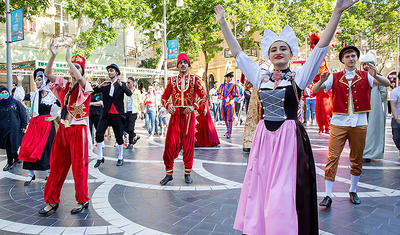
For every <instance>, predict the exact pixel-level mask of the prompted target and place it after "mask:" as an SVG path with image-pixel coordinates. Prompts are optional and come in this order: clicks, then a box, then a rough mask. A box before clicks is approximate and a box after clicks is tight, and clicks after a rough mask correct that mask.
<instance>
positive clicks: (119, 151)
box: [118, 144, 124, 160]
mask: <svg viewBox="0 0 400 235" xmlns="http://www.w3.org/2000/svg"><path fill="white" fill-rule="evenodd" d="M123 152H124V145H122V144H120V145H118V159H119V160H121V159H123V155H122V154H123Z"/></svg>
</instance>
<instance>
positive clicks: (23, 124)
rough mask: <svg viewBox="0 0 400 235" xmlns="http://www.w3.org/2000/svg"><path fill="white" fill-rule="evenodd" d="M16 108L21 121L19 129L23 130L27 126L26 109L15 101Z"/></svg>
mask: <svg viewBox="0 0 400 235" xmlns="http://www.w3.org/2000/svg"><path fill="white" fill-rule="evenodd" d="M16 102H17V106H18V115H19V119H20V121H21V129H25V128H26V126H27V125H28V122H27V118H26V116H27V115H26V108H25V107H24V106H23V105H22V103H21V102H20V101H18V100H17V101H16Z"/></svg>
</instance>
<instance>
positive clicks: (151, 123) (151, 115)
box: [146, 107, 156, 134]
mask: <svg viewBox="0 0 400 235" xmlns="http://www.w3.org/2000/svg"><path fill="white" fill-rule="evenodd" d="M146 123H147V132H149V134H153V131H154V128H156V109H155V108H154V107H147V112H146Z"/></svg>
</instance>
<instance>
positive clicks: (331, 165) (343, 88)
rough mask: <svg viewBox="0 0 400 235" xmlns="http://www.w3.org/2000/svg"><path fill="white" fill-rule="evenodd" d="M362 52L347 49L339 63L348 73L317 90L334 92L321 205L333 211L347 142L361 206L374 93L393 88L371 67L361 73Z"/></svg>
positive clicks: (324, 81)
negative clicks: (375, 88) (380, 88)
mask: <svg viewBox="0 0 400 235" xmlns="http://www.w3.org/2000/svg"><path fill="white" fill-rule="evenodd" d="M359 57H360V51H359V50H358V48H357V47H355V46H346V47H344V48H343V49H342V50H341V51H340V53H339V60H340V62H342V63H343V64H344V65H345V70H344V71H341V72H338V73H334V74H332V75H331V76H329V78H328V79H327V72H324V73H323V74H322V75H321V79H320V81H319V82H317V83H316V84H315V85H314V87H313V92H314V93H316V92H318V91H320V90H321V89H325V90H326V91H328V90H331V89H332V103H333V117H332V121H331V131H330V135H329V151H328V161H327V163H326V167H325V189H326V197H325V198H324V199H323V200H322V202H321V203H320V204H319V205H320V206H324V207H330V206H331V204H332V199H331V197H332V188H333V182H334V181H335V176H336V171H337V168H338V164H339V158H340V155H341V153H342V150H343V147H344V145H345V143H346V140H347V139H348V140H349V146H350V174H351V186H350V189H349V195H350V201H351V203H353V204H360V203H361V201H360V199H359V198H358V196H357V184H358V181H359V179H360V175H361V172H362V160H363V158H362V156H363V151H364V145H365V137H366V134H367V125H368V120H367V113H368V112H369V111H371V102H370V90H371V87H373V86H375V85H384V86H389V85H390V82H389V81H388V80H387V79H386V78H384V77H382V76H380V75H378V74H377V73H376V68H375V67H374V66H373V65H372V64H368V72H367V71H359V70H357V68H356V66H357V60H358V58H359Z"/></svg>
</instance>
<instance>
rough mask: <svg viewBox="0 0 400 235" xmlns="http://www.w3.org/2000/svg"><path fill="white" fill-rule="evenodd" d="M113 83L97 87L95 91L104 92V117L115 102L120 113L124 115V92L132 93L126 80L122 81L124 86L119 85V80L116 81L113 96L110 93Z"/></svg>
mask: <svg viewBox="0 0 400 235" xmlns="http://www.w3.org/2000/svg"><path fill="white" fill-rule="evenodd" d="M110 88H111V85H107V86H104V87H100V88H99V87H96V88H95V89H94V92H101V93H102V94H103V105H104V108H103V117H104V116H105V115H107V113H108V111H109V110H110V108H111V104H114V106H115V108H116V109H117V111H118V113H119V114H120V115H124V113H125V111H124V93H125V94H126V95H127V96H131V95H132V91H131V90H129V88H128V87H127V86H126V84H125V82H122V86H120V85H119V83H118V82H116V83H115V87H114V95H113V96H112V97H111V96H110V95H109V94H110Z"/></svg>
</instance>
